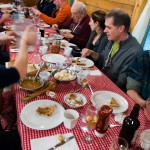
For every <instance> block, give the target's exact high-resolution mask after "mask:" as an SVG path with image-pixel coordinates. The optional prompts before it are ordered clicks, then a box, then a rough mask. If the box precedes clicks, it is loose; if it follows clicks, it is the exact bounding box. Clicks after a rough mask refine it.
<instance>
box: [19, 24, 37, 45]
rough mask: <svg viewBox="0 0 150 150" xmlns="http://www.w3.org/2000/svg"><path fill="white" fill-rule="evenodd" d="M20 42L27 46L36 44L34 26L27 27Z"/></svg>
mask: <svg viewBox="0 0 150 150" xmlns="http://www.w3.org/2000/svg"><path fill="white" fill-rule="evenodd" d="M21 42H24V43H26V44H27V45H34V44H36V32H35V31H34V26H27V27H26V28H25V30H24V32H23V33H22V36H21Z"/></svg>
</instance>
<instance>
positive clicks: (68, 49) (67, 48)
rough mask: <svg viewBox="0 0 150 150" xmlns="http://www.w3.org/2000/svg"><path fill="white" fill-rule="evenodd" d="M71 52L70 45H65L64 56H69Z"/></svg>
mask: <svg viewBox="0 0 150 150" xmlns="http://www.w3.org/2000/svg"><path fill="white" fill-rule="evenodd" d="M71 53H72V48H71V47H66V48H65V51H64V54H65V55H66V56H71Z"/></svg>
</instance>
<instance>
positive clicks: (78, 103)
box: [64, 93, 87, 108]
mask: <svg viewBox="0 0 150 150" xmlns="http://www.w3.org/2000/svg"><path fill="white" fill-rule="evenodd" d="M64 101H65V103H66V104H67V105H68V106H69V107H71V108H79V107H82V106H84V105H85V104H86V102H87V100H86V98H85V96H84V95H83V94H80V93H69V94H67V95H65V96H64Z"/></svg>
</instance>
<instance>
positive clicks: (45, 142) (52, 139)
mask: <svg viewBox="0 0 150 150" xmlns="http://www.w3.org/2000/svg"><path fill="white" fill-rule="evenodd" d="M63 136H64V137H65V138H68V137H70V136H73V133H67V134H63ZM30 142H31V150H48V149H49V148H51V147H53V146H55V145H56V144H58V143H59V141H58V139H57V135H53V136H48V137H43V138H38V139H31V141H30ZM70 148H71V150H79V147H78V145H77V142H76V140H75V138H73V139H71V140H70V141H68V142H66V143H65V144H63V145H61V146H59V147H57V150H70Z"/></svg>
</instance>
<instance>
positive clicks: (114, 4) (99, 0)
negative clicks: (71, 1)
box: [79, 0, 147, 31]
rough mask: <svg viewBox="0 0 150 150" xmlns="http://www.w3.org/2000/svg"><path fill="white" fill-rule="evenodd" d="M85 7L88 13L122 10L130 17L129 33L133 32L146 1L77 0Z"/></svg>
mask: <svg viewBox="0 0 150 150" xmlns="http://www.w3.org/2000/svg"><path fill="white" fill-rule="evenodd" d="M79 1H81V2H84V3H85V4H86V6H87V10H88V13H89V14H91V13H92V12H93V11H95V10H98V9H101V10H103V11H105V12H108V11H109V10H111V9H113V8H122V9H124V10H125V11H126V12H127V13H128V14H129V15H130V17H131V26H130V31H132V30H133V28H134V26H135V24H136V22H137V21H138V18H139V17H140V14H141V12H142V10H143V8H144V7H145V5H146V2H147V0H79Z"/></svg>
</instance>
